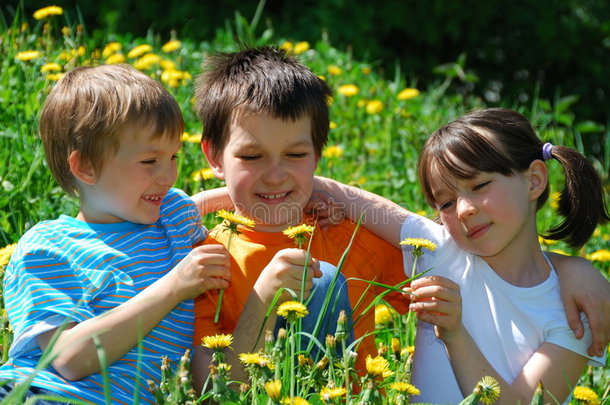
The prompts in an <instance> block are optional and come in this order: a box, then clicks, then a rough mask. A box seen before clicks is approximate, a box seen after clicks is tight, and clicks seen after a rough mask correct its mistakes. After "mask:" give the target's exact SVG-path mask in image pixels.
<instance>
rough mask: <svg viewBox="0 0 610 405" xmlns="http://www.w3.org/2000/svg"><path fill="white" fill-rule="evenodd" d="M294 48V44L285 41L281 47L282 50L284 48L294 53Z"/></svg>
mask: <svg viewBox="0 0 610 405" xmlns="http://www.w3.org/2000/svg"><path fill="white" fill-rule="evenodd" d="M293 47H294V46H293V45H292V42H290V41H285V42H284V43H283V44H282V45H280V48H282V49H283V50H285V51H286V52H292V48H293Z"/></svg>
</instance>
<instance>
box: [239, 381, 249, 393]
mask: <svg viewBox="0 0 610 405" xmlns="http://www.w3.org/2000/svg"><path fill="white" fill-rule="evenodd" d="M249 389H250V386H249V385H248V384H244V383H242V384H239V393H240V394H245V393H246V392H248V390H249Z"/></svg>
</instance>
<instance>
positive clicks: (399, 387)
mask: <svg viewBox="0 0 610 405" xmlns="http://www.w3.org/2000/svg"><path fill="white" fill-rule="evenodd" d="M390 389H393V390H395V391H398V392H402V393H404V394H406V395H419V394H420V392H419V390H418V389H417V387H415V385H413V384H409V383H407V382H402V381H398V382H393V383H392V384H390Z"/></svg>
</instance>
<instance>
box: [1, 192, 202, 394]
mask: <svg viewBox="0 0 610 405" xmlns="http://www.w3.org/2000/svg"><path fill="white" fill-rule="evenodd" d="M206 234H207V231H206V230H205V229H204V228H203V226H202V225H201V218H200V215H199V212H198V210H197V208H196V207H195V205H194V204H193V202H192V201H191V199H190V198H189V197H188V196H187V195H186V194H184V193H183V192H182V191H179V190H177V189H172V190H170V192H169V193H168V194H167V196H166V197H165V198H164V200H163V203H162V206H161V217H160V218H159V220H158V221H157V222H156V223H154V224H151V225H141V224H134V223H130V222H122V223H116V224H90V223H85V222H82V221H79V220H77V219H75V218H72V217H69V216H65V215H62V216H60V217H59V218H58V219H56V220H52V221H44V222H41V223H39V224H38V225H36V226H35V227H33V228H32V229H31V230H29V231H28V232H26V234H25V235H24V236H23V237H22V238H21V240H20V241H19V243H18V246H17V249H16V251H15V253H14V254H13V256H12V259H11V262H10V263H9V265H8V267H7V269H6V275H5V279H4V294H5V297H4V299H5V305H6V310H7V312H8V315H9V321H10V323H11V325H12V327H13V329H14V336H15V340H14V342H13V345H12V347H11V351H10V353H9V356H10V358H9V360H8V362H7V363H6V364H4V365H2V367H0V379H2V380H6V379H15V380H17V381H22V380H24V379H26V378H28V377H29V376H30V375H31V374H32V373H33V372H34V369H35V367H36V365H37V363H38V362H39V360H40V357H41V355H42V353H41V350H40V347H39V346H38V345H37V344H36V336H37V335H38V334H40V333H42V332H45V331H47V330H50V329H54V328H56V327H58V326H61V324H62V323H64V322H82V321H85V320H87V319H91V318H93V317H96V316H99V315H102V314H103V313H105V312H106V311H108V310H110V309H112V308H115V307H117V306H118V305H120V304H122V303H124V302H125V301H127V300H129V299H130V298H132V297H134V296H135V295H136V294H138V293H139V292H140V291H142V290H143V289H145V288H146V287H148V286H149V285H151V284H152V283H154V282H155V281H156V280H158V279H160V278H161V277H162V276H163V275H165V274H166V273H167V272H168V271H169V270H171V269H172V268H173V267H174V266H176V265H177V264H178V262H180V260H182V259H183V258H184V257H185V256H186V255H187V254H188V253H189V252H190V250H191V248H192V245H193V244H195V243H198V242H200V241H202V240H203V239H204V238H205V236H206ZM45 325H47V326H45ZM48 325H50V326H48ZM192 336H193V301H192V300H187V301H184V302H182V303H180V304H179V305H178V306H177V307H176V308H174V310H172V311H171V312H170V313H169V314H168V315H167V316H166V317H165V318H164V319H163V320H162V321H161V322H160V323H159V324H158V325H157V326H156V327H155V328H154V329H153V330H152V331H151V332H150V333H149V334H148V335H146V336H144V337H143V339H142V342H141V345H140V347H139V348H138V347H135V348H134V349H132V350H131V351H130V352H128V353H127V354H125V355H124V356H123V357H122V358H121V359H120V360H118V361H116V362H114V363H113V364H112V365H110V366H109V367H108V370H107V371H108V381H109V385H110V391H111V396H112V403H116V404H132V403H133V402H134V396H135V395H139V397H140V403H154V399H153V397H152V395H151V394H150V393H149V392H148V388H147V383H146V381H147V380H152V381H154V382H155V383H157V384H158V383H159V380H160V366H161V358H162V356H164V355H167V356H168V357H169V358H170V360H171V361H172V364H173V365H174V366H175V365H176V364H177V362H178V361H179V359H180V357H181V356H182V355H183V354H184V352H185V350H186V349H188V348H190V347H191V343H192ZM103 380H104V377H103V376H102V374H101V373H95V374H92V375H90V376H88V377H86V378H83V379H82V380H79V381H66V380H64V379H63V378H62V377H61V376H60V375H59V374H58V373H57V372H55V370H54V369H53V368H51V367H47V368H45V369H43V370H42V371H41V372H39V373H38V375H37V376H36V377H35V379H34V381H33V385H35V386H39V387H42V388H46V389H49V390H52V391H54V392H58V393H59V394H61V395H64V396H67V397H72V398H77V399H81V400H85V401H90V402H93V403H103V402H105V399H104V398H105V397H104V381H103ZM136 392H138V394H135V393H136Z"/></svg>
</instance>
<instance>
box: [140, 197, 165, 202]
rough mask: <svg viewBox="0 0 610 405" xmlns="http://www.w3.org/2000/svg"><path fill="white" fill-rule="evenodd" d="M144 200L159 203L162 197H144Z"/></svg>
mask: <svg viewBox="0 0 610 405" xmlns="http://www.w3.org/2000/svg"><path fill="white" fill-rule="evenodd" d="M144 198H145V199H147V200H150V201H159V200H161V197H144Z"/></svg>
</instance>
